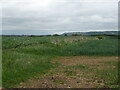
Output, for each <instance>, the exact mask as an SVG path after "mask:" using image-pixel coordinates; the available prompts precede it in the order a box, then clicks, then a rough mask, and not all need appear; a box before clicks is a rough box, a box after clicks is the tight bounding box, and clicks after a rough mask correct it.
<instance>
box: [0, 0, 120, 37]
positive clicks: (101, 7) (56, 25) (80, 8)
mask: <svg viewBox="0 0 120 90" xmlns="http://www.w3.org/2000/svg"><path fill="white" fill-rule="evenodd" d="M118 1H119V0H1V2H0V21H1V22H0V29H2V34H10V35H23V34H24V35H25V34H27V35H28V34H29V35H31V34H34V35H46V34H56V33H57V34H61V33H64V32H86V31H104V30H105V31H107V30H108V31H109V30H118ZM1 6H2V7H1Z"/></svg>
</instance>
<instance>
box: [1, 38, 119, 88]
mask: <svg viewBox="0 0 120 90" xmlns="http://www.w3.org/2000/svg"><path fill="white" fill-rule="evenodd" d="M101 37H102V39H99V37H98V36H43V37H35V36H31V37H30V36H29V37H28V36H3V37H2V66H3V67H2V68H3V71H2V72H3V87H4V88H13V87H22V88H25V87H28V88H31V87H38V88H40V87H43V88H44V87H45V88H46V87H47V88H48V87H50V88H52V87H54V88H55V87H58V88H60V87H64V88H72V87H74V88H75V87H78V88H86V87H89V88H91V87H93V88H101V87H107V88H118V39H117V38H114V37H110V36H101ZM68 82H69V83H68ZM73 83H75V84H73Z"/></svg>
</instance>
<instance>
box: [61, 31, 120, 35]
mask: <svg viewBox="0 0 120 90" xmlns="http://www.w3.org/2000/svg"><path fill="white" fill-rule="evenodd" d="M62 35H67V36H71V35H88V36H91V35H120V31H91V32H68V33H63V34H62Z"/></svg>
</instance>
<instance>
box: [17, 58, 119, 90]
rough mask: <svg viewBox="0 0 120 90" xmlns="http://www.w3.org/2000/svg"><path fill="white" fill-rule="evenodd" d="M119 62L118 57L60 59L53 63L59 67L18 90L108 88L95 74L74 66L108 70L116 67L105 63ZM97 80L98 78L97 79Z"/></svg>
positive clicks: (29, 81) (24, 84)
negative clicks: (27, 89) (94, 76)
mask: <svg viewBox="0 0 120 90" xmlns="http://www.w3.org/2000/svg"><path fill="white" fill-rule="evenodd" d="M110 61H115V62H117V61H118V57H115V56H112V57H88V56H70V57H58V58H56V59H54V60H53V61H52V62H51V63H52V64H56V63H59V64H60V65H58V67H56V68H53V69H51V70H50V71H49V72H48V73H47V74H45V75H44V76H40V77H39V76H37V77H35V78H34V79H30V80H28V81H27V82H21V83H20V85H19V86H18V88H95V87H106V86H105V83H104V82H103V80H102V79H101V80H97V79H96V80H94V79H93V78H92V76H93V73H92V72H91V71H87V73H86V70H87V69H84V68H73V66H78V65H82V66H85V67H86V66H87V67H89V68H97V69H106V68H115V66H109V65H105V62H110ZM96 78H97V77H96Z"/></svg>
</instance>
